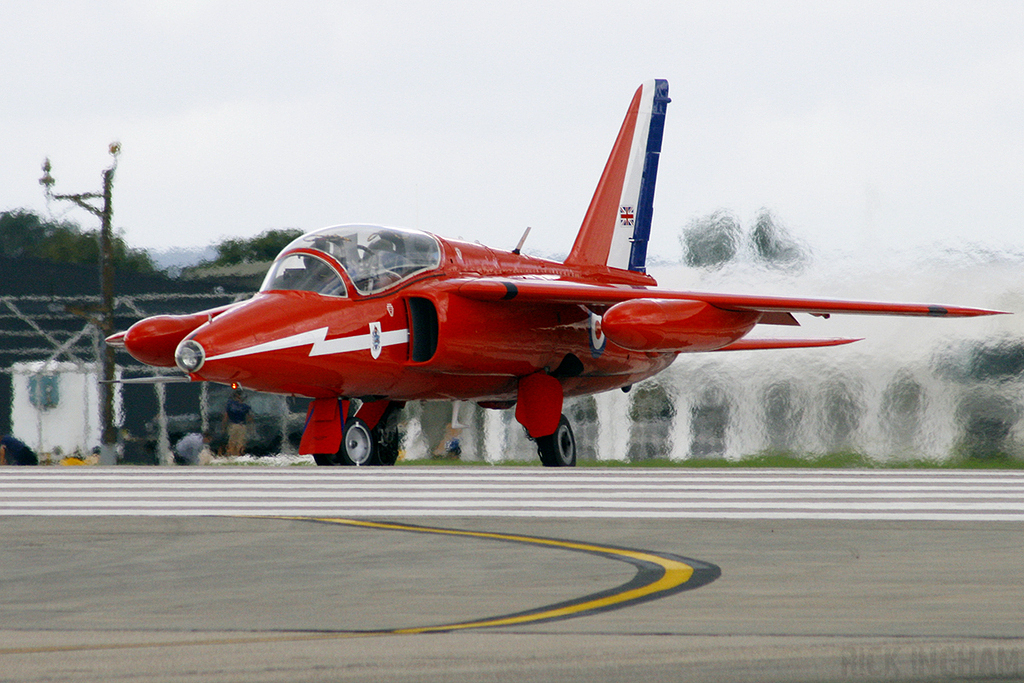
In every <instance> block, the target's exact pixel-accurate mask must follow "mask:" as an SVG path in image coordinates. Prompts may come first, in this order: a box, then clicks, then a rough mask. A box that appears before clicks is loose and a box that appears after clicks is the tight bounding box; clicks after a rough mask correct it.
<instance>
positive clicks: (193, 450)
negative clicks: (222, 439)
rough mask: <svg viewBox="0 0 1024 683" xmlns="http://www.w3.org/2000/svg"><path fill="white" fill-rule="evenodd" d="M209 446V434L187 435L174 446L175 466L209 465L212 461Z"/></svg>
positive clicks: (195, 433)
mask: <svg viewBox="0 0 1024 683" xmlns="http://www.w3.org/2000/svg"><path fill="white" fill-rule="evenodd" d="M209 444H210V433H209V432H203V433H202V434H200V433H199V432H192V433H191V434H186V435H185V436H183V437H181V439H180V440H179V441H178V443H177V444H175V445H174V464H176V465H208V464H209V463H210V460H211V454H210V446H209Z"/></svg>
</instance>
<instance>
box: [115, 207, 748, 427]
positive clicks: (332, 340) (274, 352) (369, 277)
mask: <svg viewBox="0 0 1024 683" xmlns="http://www.w3.org/2000/svg"><path fill="white" fill-rule="evenodd" d="M588 271H589V272H588ZM598 271H600V272H598ZM487 277H504V278H518V279H520V280H522V279H524V278H525V279H530V280H552V281H554V280H559V281H575V282H584V283H585V282H600V283H601V284H612V285H618V286H621V287H625V288H630V289H633V288H646V287H651V286H654V285H655V284H656V283H655V282H654V280H653V278H651V277H649V276H648V275H646V274H643V273H637V272H632V271H623V270H618V269H609V268H593V269H581V268H577V267H569V266H566V265H564V264H561V263H557V262H553V261H548V260H544V259H538V258H532V257H529V256H524V255H521V254H517V253H514V252H502V251H496V250H493V249H490V248H488V247H486V246H483V245H481V244H472V243H467V242H460V241H454V240H445V239H442V238H439V237H436V236H434V235H430V234H428V233H424V232H419V231H411V230H400V229H394V228H381V227H378V226H337V227H334V228H327V229H324V230H319V231H316V232H313V233H310V234H308V235H305V236H303V237H302V238H299V239H298V240H296V241H295V242H293V243H292V244H290V245H289V246H288V247H287V248H286V249H285V250H284V251H282V253H281V255H280V256H279V257H278V258H277V260H276V261H275V263H274V265H273V266H272V268H271V270H270V272H269V273H268V275H267V278H266V280H265V282H264V284H263V286H262V287H261V290H260V292H259V293H257V294H256V295H255V296H253V297H252V298H251V299H249V300H247V301H244V302H241V303H239V304H236V305H234V306H231V307H229V308H227V309H226V310H223V309H219V310H217V311H213V312H210V313H208V314H202V313H201V314H194V315H192V316H183V317H181V318H168V317H163V318H162V322H161V325H162V327H161V328H160V329H161V330H163V331H164V333H163V334H162V336H161V335H155V334H154V333H153V323H152V322H149V323H148V324H149V327H146V325H147V322H148V321H142V322H140V323H138V326H139V327H138V329H136V328H133V329H130V330H129V331H128V332H127V333H126V335H125V344H126V346H127V348H128V350H129V351H130V352H131V353H133V355H136V357H140V358H145V359H146V362H151V363H153V362H154V360H156V361H158V362H155V363H154V364H158V365H159V364H164V365H170V364H172V363H173V362H174V359H171V358H167V354H168V350H169V349H170V348H171V346H174V347H175V349H176V350H177V361H178V363H177V364H178V365H179V367H181V368H182V369H183V370H185V371H186V372H188V373H189V375H190V377H191V378H192V379H193V380H200V381H213V382H220V383H225V384H238V385H240V386H242V387H245V388H249V389H253V390H258V391H266V392H274V393H283V394H291V395H300V396H308V397H312V398H325V397H331V396H344V397H358V398H387V399H391V400H395V401H408V400H420V399H455V400H472V401H476V402H479V403H481V404H484V405H493V406H494V407H503V406H508V405H511V404H512V403H513V402H514V401H515V399H516V392H517V385H518V379H519V378H521V377H524V376H526V375H529V374H531V373H534V372H538V371H545V372H546V373H548V374H551V375H553V376H555V377H557V378H558V379H559V381H560V382H561V383H562V386H563V390H564V393H565V395H566V396H573V395H581V394H589V393H595V392H599V391H605V390H608V389H613V388H617V387H623V386H628V385H631V384H633V383H635V382H638V381H640V380H642V379H644V378H647V377H650V376H651V375H654V374H656V373H658V372H660V371H661V370H663V369H664V368H666V367H667V366H668V365H669V364H671V362H672V361H673V360H674V358H675V356H676V354H677V351H673V352H650V351H636V350H627V349H625V348H621V347H619V346H616V345H615V344H614V343H611V342H610V341H609V340H607V339H606V338H605V336H604V334H603V332H602V329H601V314H602V313H603V309H604V308H606V307H604V306H591V307H586V306H582V305H580V304H575V303H565V304H559V303H552V302H536V303H529V302H523V303H517V304H516V305H515V306H509V305H508V304H507V303H505V302H503V301H500V300H499V301H481V300H479V299H475V298H467V297H465V296H462V295H460V294H459V287H460V286H461V285H462V284H464V283H465V282H467V281H469V280H473V279H479V278H487ZM204 315H205V317H204ZM151 320H152V319H151ZM175 321H177V325H178V329H177V330H175V324H176V323H175ZM752 325H753V322H751V325H750V326H745V329H744V330H742V332H741V334H742V333H745V332H746V330H747V329H749V327H751V326H752ZM168 330H169V331H168ZM176 335H177V343H175V341H176V340H175V336H176ZM735 336H736V335H735V334H734V333H730V334H729V338H728V339H722V340H716V341H715V344H714V345H715V346H720V345H723V344H725V343H728V342H729V341H731V340H732V338H733V337H735ZM155 339H159V342H160V343H159V348H158V349H153V348H151V345H154V344H156V343H157V342H156V341H153V340H155ZM161 361H162V362H161Z"/></svg>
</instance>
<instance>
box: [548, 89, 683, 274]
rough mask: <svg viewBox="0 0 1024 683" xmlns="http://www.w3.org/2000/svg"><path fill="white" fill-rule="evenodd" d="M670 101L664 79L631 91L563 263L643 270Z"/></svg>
mask: <svg viewBox="0 0 1024 683" xmlns="http://www.w3.org/2000/svg"><path fill="white" fill-rule="evenodd" d="M668 103H669V98H668V81H664V80H654V81H647V82H646V83H644V84H643V85H642V86H640V88H639V89H638V90H637V91H636V94H635V95H633V101H632V102H630V104H629V109H628V110H627V111H626V119H625V120H624V121H623V122H622V128H620V129H619V136H618V138H616V140H615V145H614V146H613V147H612V153H611V155H609V157H608V162H607V163H606V164H605V167H604V173H603V174H602V175H601V180H600V181H599V182H598V184H597V190H595V192H594V197H593V199H591V200H590V207H589V208H588V209H587V215H586V216H585V217H584V219H583V225H582V226H581V227H580V231H579V234H578V235H577V236H576V242H575V243H574V244H573V246H572V251H571V252H569V257H568V258H567V259H566V260H565V262H566V263H567V264H572V265H600V266H609V267H612V268H622V269H629V270H635V271H638V272H641V273H642V272H645V269H646V263H647V239H648V237H649V236H650V233H651V218H652V216H653V215H654V186H655V182H656V181H657V175H658V157H659V156H660V155H661V138H662V133H663V131H664V129H665V110H666V108H667V105H668Z"/></svg>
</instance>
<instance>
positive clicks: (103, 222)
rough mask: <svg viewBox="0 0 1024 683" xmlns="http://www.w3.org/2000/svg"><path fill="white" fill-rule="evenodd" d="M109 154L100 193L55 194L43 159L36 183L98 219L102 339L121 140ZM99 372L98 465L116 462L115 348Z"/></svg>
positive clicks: (108, 315)
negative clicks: (100, 377) (114, 192)
mask: <svg viewBox="0 0 1024 683" xmlns="http://www.w3.org/2000/svg"><path fill="white" fill-rule="evenodd" d="M109 151H110V156H112V157H114V161H113V163H111V164H110V167H109V168H107V169H106V170H104V171H103V190H102V191H101V192H82V193H79V194H54V193H53V184H54V182H56V181H54V179H53V176H51V175H50V170H51V168H52V166H51V165H50V160H49V159H46V160H45V161H44V162H43V177H42V178H40V179H39V184H40V185H42V186H43V192H44V193H45V194H46V198H47V199H56V200H59V201H68V202H73V203H74V204H77V205H78V206H80V207H81V208H83V209H85V210H86V211H88V212H89V213H91V214H93V215H94V216H97V217H98V218H99V219H100V245H99V246H100V249H99V251H100V259H99V267H100V306H99V309H98V310H96V311H95V312H96V313H97V314H98V315H97V316H96V317H92V316H90V317H89V319H90V320H91V322H92V323H93V324H94V325H96V327H98V328H99V330H100V332H101V335H102V337H103V338H104V339H106V338H107V337H109V336H110V335H112V334H114V263H113V251H114V250H113V243H114V239H113V231H112V227H111V221H112V219H113V216H114V208H113V205H112V203H111V197H112V193H113V187H114V171H115V170H116V169H117V157H118V155H119V154H120V153H121V143H119V142H112V143H110V148H109ZM94 200H100V202H101V204H100V205H96V204H94V203H93V201H94ZM99 356H100V358H99V360H100V374H101V375H102V379H101V381H100V385H99V394H100V429H101V433H100V464H101V465H116V464H117V450H116V449H117V428H116V427H115V426H114V349H113V348H112V347H111V346H109V345H108V344H102V345H101V349H100V354H99Z"/></svg>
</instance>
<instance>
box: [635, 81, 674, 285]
mask: <svg viewBox="0 0 1024 683" xmlns="http://www.w3.org/2000/svg"><path fill="white" fill-rule="evenodd" d="M669 102H671V100H670V99H669V96H668V81H666V80H661V79H659V80H656V81H655V82H654V97H653V101H652V103H651V105H652V106H651V123H650V128H649V131H648V133H647V151H646V154H645V158H644V165H643V173H642V176H641V179H640V194H639V196H638V197H637V207H636V224H635V225H634V226H633V237H632V239H631V240H630V242H631V245H630V249H629V270H635V271H637V272H640V273H644V272H647V240H648V239H649V238H650V236H651V219H652V218H653V217H654V186H655V183H656V182H657V179H658V159H659V158H660V157H661V139H662V135H663V134H664V132H665V112H666V110H667V109H668V103H669Z"/></svg>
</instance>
